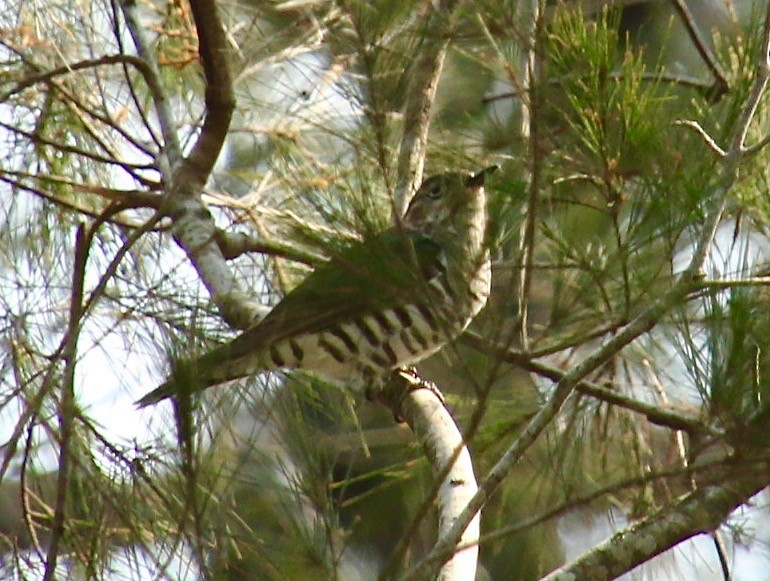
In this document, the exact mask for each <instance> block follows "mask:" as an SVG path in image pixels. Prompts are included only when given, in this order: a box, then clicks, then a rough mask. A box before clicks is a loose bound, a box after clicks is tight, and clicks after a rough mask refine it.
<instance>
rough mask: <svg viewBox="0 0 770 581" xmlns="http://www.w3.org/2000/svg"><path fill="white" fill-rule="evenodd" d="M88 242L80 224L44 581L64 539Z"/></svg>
mask: <svg viewBox="0 0 770 581" xmlns="http://www.w3.org/2000/svg"><path fill="white" fill-rule="evenodd" d="M89 242H90V240H89V239H88V237H87V235H86V228H85V226H84V225H83V224H81V225H80V226H79V227H78V230H77V235H76V237H75V260H74V264H73V274H72V297H71V299H70V312H69V321H68V325H67V339H66V342H65V343H64V349H63V350H62V359H63V361H64V373H63V377H62V385H61V389H62V393H61V398H60V400H59V430H60V434H61V435H60V441H59V470H58V474H57V481H56V504H55V512H54V516H53V522H52V523H51V538H50V541H49V545H48V554H47V555H46V561H45V575H44V577H43V580H44V581H50V580H51V579H55V578H56V576H57V575H56V562H57V560H58V557H59V547H60V544H61V542H62V540H63V537H64V530H65V526H64V521H65V515H66V510H67V507H66V505H67V496H68V494H67V493H68V490H69V487H70V464H71V462H70V454H71V450H70V443H71V441H72V433H73V428H74V421H75V363H76V361H77V344H78V337H79V335H80V328H81V322H82V318H83V285H84V281H85V273H86V263H87V262H88V251H89V248H90V244H89Z"/></svg>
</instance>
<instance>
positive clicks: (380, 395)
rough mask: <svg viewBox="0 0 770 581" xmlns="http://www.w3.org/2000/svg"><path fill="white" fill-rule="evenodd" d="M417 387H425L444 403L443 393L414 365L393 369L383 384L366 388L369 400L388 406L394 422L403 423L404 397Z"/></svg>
mask: <svg viewBox="0 0 770 581" xmlns="http://www.w3.org/2000/svg"><path fill="white" fill-rule="evenodd" d="M418 389H427V390H428V391H430V392H431V393H432V394H433V395H434V396H436V398H437V399H438V400H439V401H440V402H441V403H442V404H444V403H446V400H445V399H444V394H442V393H441V391H440V390H439V388H438V386H437V385H436V384H435V383H433V382H432V381H428V380H427V379H424V378H422V377H420V375H419V374H418V373H417V370H416V369H415V368H414V367H404V368H401V369H397V370H395V371H394V372H393V373H392V374H391V375H390V377H389V378H388V380H387V381H386V382H385V384H384V385H381V386H374V385H372V389H367V390H366V397H367V398H368V399H369V400H370V401H379V402H380V403H382V404H383V405H385V406H387V407H388V408H390V410H391V411H392V412H393V419H394V420H395V421H396V423H403V422H404V417H403V414H402V406H403V404H404V400H405V399H406V397H407V396H408V395H409V394H410V393H412V392H414V391H417V390H418Z"/></svg>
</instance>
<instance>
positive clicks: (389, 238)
mask: <svg viewBox="0 0 770 581" xmlns="http://www.w3.org/2000/svg"><path fill="white" fill-rule="evenodd" d="M440 250H441V249H440V247H439V245H438V244H436V243H435V242H433V241H432V240H431V239H429V238H427V237H425V236H423V235H421V234H419V233H416V232H404V231H397V230H395V229H391V230H388V231H386V232H384V233H382V234H380V235H378V236H376V237H374V238H371V239H369V240H366V241H364V242H359V243H356V244H354V245H352V246H351V247H349V248H347V249H346V250H344V251H343V252H341V253H339V254H338V255H336V256H334V257H333V258H332V259H331V260H330V261H329V262H328V263H327V264H325V265H323V266H320V267H319V268H317V269H316V270H315V271H314V272H313V273H312V274H310V275H309V276H308V277H307V278H306V279H305V280H304V281H303V282H302V283H301V284H300V285H299V286H298V287H297V288H295V289H294V290H293V291H291V292H290V293H289V294H288V295H287V296H286V297H285V298H284V299H283V300H282V301H281V302H280V303H278V304H277V305H276V306H275V308H274V309H273V310H272V311H270V313H269V314H268V315H267V316H266V317H265V318H264V319H263V320H262V321H260V322H259V323H258V324H257V325H256V326H254V327H253V328H252V329H249V330H248V331H246V332H244V333H242V334H241V335H240V336H238V337H237V338H236V339H234V340H233V341H232V342H230V343H229V344H227V345H224V346H223V347H222V348H221V349H226V351H227V353H226V356H227V357H233V358H237V357H241V356H243V355H245V354H247V353H250V352H253V351H254V350H255V349H259V348H262V347H267V346H269V345H271V344H273V343H275V342H276V341H280V340H283V339H288V338H291V337H296V336H299V335H303V334H307V333H314V332H318V331H321V330H323V329H326V328H328V327H330V326H332V325H334V324H335V323H344V322H345V321H350V320H353V319H355V318H357V317H358V316H360V315H362V314H363V313H367V312H378V311H383V310H385V309H388V308H390V307H393V306H394V305H397V304H400V303H402V302H403V301H404V299H410V298H414V297H416V296H417V295H418V294H419V293H420V292H424V290H423V289H424V287H425V283H426V281H428V280H430V279H431V278H432V277H433V276H436V274H437V273H438V272H439V268H440V265H439V259H440ZM212 354H213V353H212ZM221 355H225V354H224V353H222V354H221ZM217 359H219V357H217Z"/></svg>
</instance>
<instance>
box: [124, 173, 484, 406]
mask: <svg viewBox="0 0 770 581" xmlns="http://www.w3.org/2000/svg"><path fill="white" fill-rule="evenodd" d="M495 169H496V167H494V166H493V167H489V168H486V169H484V170H481V171H479V172H477V173H475V174H464V173H444V174H440V175H435V176H432V177H430V178H428V179H426V180H425V181H424V182H423V183H422V185H421V186H420V189H419V190H418V191H417V193H416V194H415V195H414V197H413V198H412V200H411V203H410V204H409V208H408V209H407V211H406V214H405V215H404V217H403V219H402V220H401V224H400V225H399V226H398V227H393V228H391V229H389V230H387V231H385V232H383V233H381V234H379V235H377V236H374V237H372V238H370V239H368V240H364V241H362V242H357V243H355V244H353V245H352V246H350V247H349V248H347V249H346V250H344V251H342V252H340V253H339V254H338V255H336V256H334V257H333V258H332V259H331V260H330V261H329V262H328V263H326V264H324V265H323V266H320V267H319V268H317V269H316V270H315V271H314V272H313V273H312V274H310V275H309V276H308V277H307V278H306V279H305V280H304V281H303V282H302V283H300V285H299V286H297V287H296V288H295V289H294V290H292V291H291V292H290V293H289V294H287V295H286V297H285V298H284V299H283V300H282V301H281V302H280V303H278V305H277V306H276V307H275V308H274V309H273V310H272V311H270V313H269V314H268V315H267V316H266V317H265V318H264V319H263V320H262V321H260V322H259V323H258V324H256V325H255V326H254V327H252V328H251V329H249V330H247V331H245V332H244V333H242V334H241V335H239V336H238V337H236V338H235V339H234V340H232V341H231V342H229V343H227V344H225V345H223V346H221V347H218V348H216V349H213V350H212V351H209V352H207V353H205V354H203V355H201V356H200V357H198V358H195V359H192V360H190V361H186V362H181V363H178V364H177V365H176V366H175V369H174V371H173V373H172V375H171V377H170V378H169V379H168V381H166V382H165V383H163V384H162V385H161V386H159V387H158V388H157V389H155V390H154V391H152V392H150V393H148V394H147V395H145V396H144V397H143V398H141V399H140V400H139V401H138V402H137V405H138V406H140V407H144V406H148V405H151V404H154V403H157V402H159V401H161V400H163V399H165V398H167V397H170V396H173V395H175V394H177V393H192V392H195V391H199V390H202V389H205V388H207V387H210V386H212V385H216V384H218V383H222V382H225V381H229V380H233V379H237V378H239V377H244V376H247V375H251V374H254V373H259V372H261V371H268V370H277V369H297V370H302V371H306V372H309V373H312V374H314V375H317V376H319V377H322V378H324V379H328V380H331V381H337V382H344V383H347V384H352V385H358V386H360V387H363V388H365V389H367V390H368V391H370V392H371V391H372V390H376V389H377V388H378V387H380V386H381V385H382V384H383V383H384V382H385V381H386V380H387V379H388V378H389V377H390V375H391V373H392V372H393V371H394V370H395V369H397V368H399V367H403V366H408V365H412V364H415V363H417V362H418V361H420V360H422V359H424V358H426V357H428V356H429V355H432V354H433V353H435V352H436V351H438V350H439V349H440V348H441V347H442V346H443V345H444V344H446V343H447V342H448V341H450V340H451V339H453V338H454V337H456V336H457V335H459V334H460V333H461V332H462V331H463V330H464V329H465V328H466V327H467V326H468V324H469V323H470V322H471V320H472V319H473V317H475V316H476V314H477V313H478V312H479V311H480V310H481V309H482V308H483V307H484V305H485V303H486V301H487V297H488V296H489V289H490V275H491V272H490V258H489V249H488V248H487V247H486V244H485V229H486V223H487V213H486V202H487V200H486V195H485V193H484V180H485V178H486V177H487V175H488V174H489V173H491V172H492V171H494V170H495Z"/></svg>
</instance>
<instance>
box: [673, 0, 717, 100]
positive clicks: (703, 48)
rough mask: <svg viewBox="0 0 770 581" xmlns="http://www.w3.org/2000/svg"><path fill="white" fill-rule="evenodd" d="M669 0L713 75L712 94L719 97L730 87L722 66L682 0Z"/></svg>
mask: <svg viewBox="0 0 770 581" xmlns="http://www.w3.org/2000/svg"><path fill="white" fill-rule="evenodd" d="M671 1H672V2H673V4H674V8H675V9H676V11H677V13H679V17H680V18H681V19H682V22H683V23H684V26H685V28H686V29H687V34H689V35H690V39H691V40H692V42H693V44H694V45H695V48H696V49H697V51H698V54H700V56H701V58H702V59H703V60H704V62H705V63H706V66H707V67H708V69H709V70H710V71H711V74H712V75H714V79H715V84H716V86H715V87H714V91H713V92H714V96H715V97H719V96H721V95H724V94H725V93H726V92H727V91H728V90H729V89H730V85H729V84H728V82H727V76H726V75H725V73H724V71H723V70H722V66H721V65H720V64H719V61H717V59H716V57H715V56H714V53H713V52H712V51H711V49H710V48H709V46H708V41H707V40H706V39H705V38H704V36H703V34H702V33H701V31H700V28H699V27H698V25H697V23H696V22H695V17H694V16H693V14H692V12H690V9H689V8H688V6H687V4H686V3H685V1H684V0H671Z"/></svg>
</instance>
